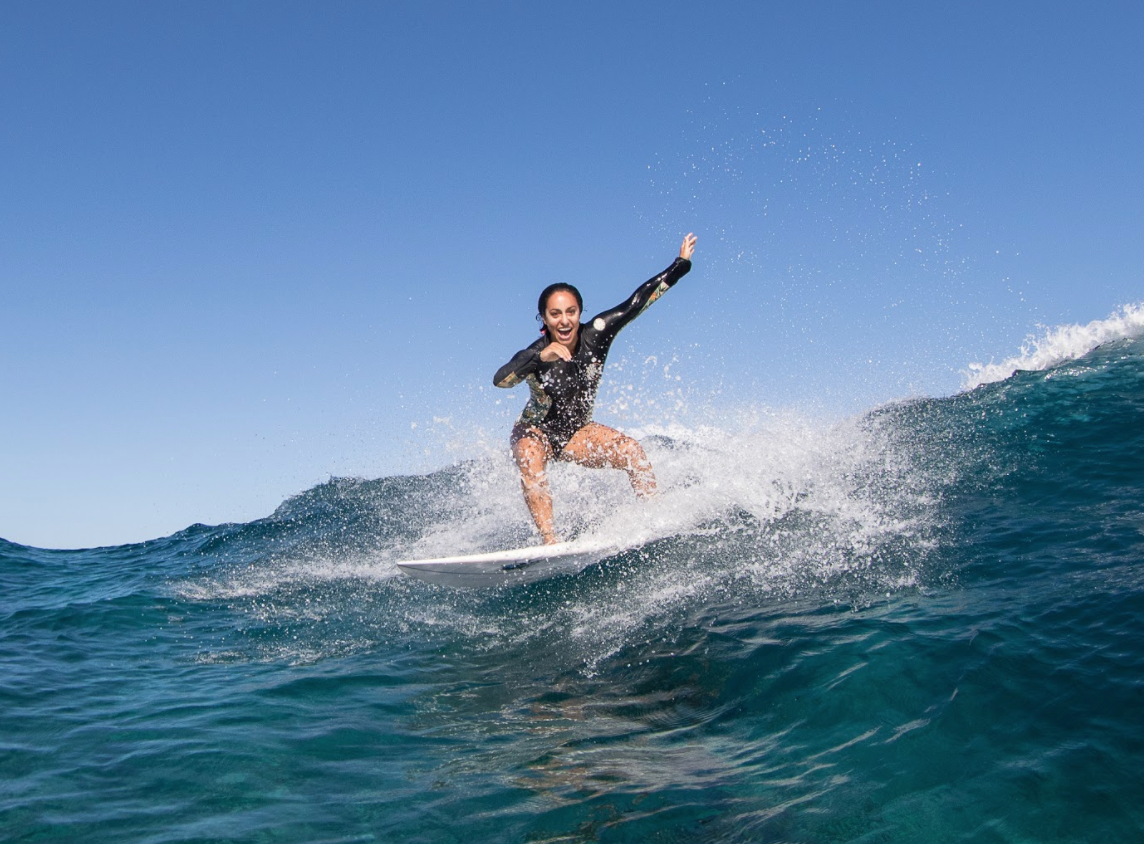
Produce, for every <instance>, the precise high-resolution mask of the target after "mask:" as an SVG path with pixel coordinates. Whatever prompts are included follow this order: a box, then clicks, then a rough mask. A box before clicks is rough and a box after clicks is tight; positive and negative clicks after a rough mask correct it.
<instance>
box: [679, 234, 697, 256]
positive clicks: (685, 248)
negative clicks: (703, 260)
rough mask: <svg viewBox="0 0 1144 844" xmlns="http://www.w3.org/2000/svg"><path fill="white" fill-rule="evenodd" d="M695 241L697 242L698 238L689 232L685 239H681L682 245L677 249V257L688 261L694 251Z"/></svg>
mask: <svg viewBox="0 0 1144 844" xmlns="http://www.w3.org/2000/svg"><path fill="white" fill-rule="evenodd" d="M697 240H699V238H697V237H696V236H695V235H693V234H691V233H690V232H689V233H688V235H687V237H685V238H683V245H682V246H680V247H679V257H680V258H683V259H684V260H687V261H690V260H691V253H692V252H694V251H695V242H696V241H697Z"/></svg>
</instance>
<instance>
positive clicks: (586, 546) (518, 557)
mask: <svg viewBox="0 0 1144 844" xmlns="http://www.w3.org/2000/svg"><path fill="white" fill-rule="evenodd" d="M621 550H622V549H621V548H620V547H619V546H617V545H616V544H615V543H612V542H598V541H597V542H593V541H579V540H577V541H573V542H558V543H556V544H555V545H534V546H530V547H527V548H513V549H511V550H508V551H486V552H484V553H480V554H462V555H458V556H454V557H433V558H430V559H424V560H403V561H401V562H399V563H398V564H397V567H398V568H399V569H400V570H401V571H402V573H403V574H407V575H409V576H410V577H416V578H418V579H420V580H424V581H427V582H429V583H436V584H439V585H442V586H452V587H457V588H469V589H472V588H480V587H492V586H505V585H515V584H519V583H530V582H534V581H537V580H543V579H544V578H546V577H552V576H553V575H556V574H562V573H575V572H578V571H580V570H582V569H584V568H586V567H587V566H590V565H592V564H593V563H598V562H600V561H601V560H604V559H607V558H608V557H610V556H612V555H614V554H616V553H618V552H619V551H621Z"/></svg>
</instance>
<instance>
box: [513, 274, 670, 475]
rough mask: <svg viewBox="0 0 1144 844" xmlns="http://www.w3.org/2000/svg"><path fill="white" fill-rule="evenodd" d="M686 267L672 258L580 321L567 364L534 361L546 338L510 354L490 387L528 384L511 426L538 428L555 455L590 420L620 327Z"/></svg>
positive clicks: (646, 307) (656, 296)
mask: <svg viewBox="0 0 1144 844" xmlns="http://www.w3.org/2000/svg"><path fill="white" fill-rule="evenodd" d="M690 269H691V262H690V261H688V260H687V259H686V258H676V259H675V262H674V263H673V264H672V265H671V266H670V267H668V268H667V269H666V270H664V271H663V272H661V273H660V274H659V275H657V276H655V277H654V278H650V279H648V280H647V281H645V282H644V283H643V284H641V285H640V286H639V287H638V288H637V289H636V292H635V293H633V294H632V295H631V296H630V297H629V298H628V299H627V300H626V301H625V302H623V303H622V304H620V305H617V306H616V307H614V308H611V309H610V310H607V311H604V312H602V313H600V314H598V315H597V316H596V317H595V318H594V319H592V321H591V322H586V323H581V324H580V335H579V339H578V341H577V344H576V352H575V354H573V355H572V360H570V361H565V360H560V359H557V360H554V361H552V362H550V363H546V362H544V361H542V360H541V359H540V353H541V351H543V349H544V348H545V347H546V346H547V345H548V344H549V343H550V342H551V341H550V340H549V339H548V336H547V335H543V336H541V337H540V339H539V340H537V341H536V342H535V343H533V344H532V345H531V346H529V347H528V348H527V349H521V350H520V351H519V352H517V353H516V354H515V355H513V357H512V360H510V361H509V362H508V363H506V364H505V365H504V366H502V367H501V368H500V369H499V370H497V374H496V375H495V376H493V383H494V384H495V385H496V386H498V387H515V386H516V385H517V384H519V383H520V382H521V381H527V382H528V388H529V390H530V391H531V393H532V395H531V397H530V398H529V401H528V404H527V405H525V408H524V412H523V413H521V415H520V419H519V421H518V422H517V425H518V426H521V425H523V426H531V427H534V428H538V429H539V430H540V431H542V432H543V433H544V435H545V436H547V437H548V441H549V442H550V443H551V444H552V450H553V452H554V453H555V454H557V455H559V454H560V452H561V451H562V450H563V448H564V447H565V446H566V445H568V441H569V440H570V439H572V435H573V434H575V433H576V432H577V431H579V430H580V429H581V428H583V427H584V426H585V425H587V424H588V423H589V422H591V421H592V407H593V406H594V405H595V403H596V390H597V388H598V387H599V386H600V376H602V375H603V374H604V360H605V358H607V356H608V349H610V348H611V346H612V341H613V340H615V339H616V335H617V334H619V333H620V329H621V328H623V327H624V326H625V325H627V324H628V323H629V322H631V321H632V320H633V319H635V318H636V317H637V316H639V315H640V314H642V313H643V312H644V311H645V310H647V309H648V307H649V306H650V305H651V303H652V302H654V301H655V300H656V299H658V298H659V297H660V296H662V295H663V294H664V293H666V292H667V291H668V289H669V288H670V287H672V285H674V284H675V283H676V282H677V281H679V280H680V279H681V278H683V276H684V275H686V274H687V271H688V270H690Z"/></svg>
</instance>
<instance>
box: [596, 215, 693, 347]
mask: <svg viewBox="0 0 1144 844" xmlns="http://www.w3.org/2000/svg"><path fill="white" fill-rule="evenodd" d="M696 240H697V238H696V237H695V235H693V234H688V235H687V237H685V238H683V244H682V245H681V246H680V247H679V257H678V258H676V259H675V261H673V262H672V264H671V266H670V267H668V268H667V269H666V270H664V271H663V272H661V273H659V274H658V275H655V276H652V277H651V278H649V279H648V280H647V281H645V282H644V283H643V284H641V285H640V286H639V287H637V288H636V291H635V292H634V293H633V294H632V295H631V296H630V297H628V299H627V300H626V301H624V302H621V303H620V304H619V305H617V306H616V307H614V308H612V309H610V310H607V311H604V312H603V313H602V314H599V315H598V316H597V317H596V318H595V319H594V320H592V322H591V323H590V324H591V325H592V327H593V328H595V329H596V330H597V331H605V330H606V331H609V332H611V333H613V334H614V333H615V332H618V331H619V330H620V329H621V328H623V327H624V326H625V325H627V324H628V323H629V322H631V321H632V320H633V319H635V318H636V317H638V316H639V315H640V314H642V313H643V312H644V311H646V310H647V309H648V308H650V307H651V305H652V303H653V302H655V300H656V299H658V298H659V297H660V296H662V295H663V294H664V293H666V292H667V291H668V290H670V289H671V288H672V287H674V286H675V283H676V282H677V281H679V280H680V279H681V278H683V277H684V276H685V275H687V273H688V271H689V270H690V269H691V255H692V253H694V252H695V242H696ZM601 320H602V321H603V325H602V326H601V325H598V323H599V322H600V321H601Z"/></svg>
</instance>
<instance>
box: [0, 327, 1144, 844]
mask: <svg viewBox="0 0 1144 844" xmlns="http://www.w3.org/2000/svg"><path fill="white" fill-rule="evenodd" d="M646 444H647V446H648V450H649V453H650V455H651V456H652V458H653V461H654V462H655V464H656V468H657V471H658V472H659V474H660V479H661V482H662V485H663V487H664V489H665V492H664V494H663V496H662V497H661V499H660V501H659V502H657V503H656V504H655V505H653V506H652V507H647V506H644V505H640V504H637V503H636V502H634V500H633V499H632V496H631V494H630V491H628V490H627V489H625V488H624V485H623V484H622V483H621V482H620V480H619V479H616V478H614V477H610V476H608V475H607V473H600V472H596V473H591V472H585V471H583V470H579V469H576V468H573V467H568V468H566V469H564V468H560V469H559V470H558V471H556V472H555V473H554V478H553V484H554V487H555V492H556V495H557V501H558V504H559V506H560V508H561V509H560V510H559V511H558V518H559V519H560V520H561V521H562V523H563V524H565V525H566V526H567V527H568V529H569V530H571V531H578V532H582V533H598V534H614V535H621V536H626V537H629V538H631V537H634V538H637V539H639V540H640V541H641V542H642V543H643V544H642V545H641V546H640V547H638V548H636V549H634V550H631V551H629V552H626V553H623V554H620V555H618V556H616V557H613V558H612V559H609V560H607V561H605V562H604V563H602V564H600V565H596V566H592V567H590V568H588V569H586V570H584V571H582V572H580V573H579V574H577V575H565V576H559V577H556V578H553V579H550V580H547V581H543V582H541V583H537V584H533V585H529V586H523V587H517V588H513V589H506V590H492V591H456V590H449V589H446V588H442V587H435V586H431V585H428V584H425V583H421V582H419V581H414V580H410V579H407V578H405V577H403V576H402V575H400V574H399V573H398V571H397V569H396V567H395V565H394V563H395V561H396V560H399V559H403V558H408V557H415V556H427V555H430V554H433V553H436V552H445V551H465V550H481V549H486V548H495V547H510V546H513V545H519V544H523V543H525V542H527V541H528V538H529V536H530V534H529V530H528V525H527V517H526V514H525V512H524V508H523V505H522V504H521V503H520V501H519V491H518V489H517V487H516V482H515V479H514V478H513V474H512V468H511V465H510V464H509V462H508V459H507V458H504V459H499V458H492V457H490V458H488V459H484V460H476V461H472V462H467V463H462V464H460V465H457V466H454V467H451V468H449V469H447V470H443V471H441V472H437V473H434V474H431V475H428V476H422V477H393V478H384V479H380V480H369V481H363V480H352V479H336V480H332V481H330V482H329V483H326V484H323V485H321V486H318V487H316V488H314V489H311V490H309V491H308V492H306V493H304V494H302V495H300V496H298V497H296V498H294V499H291V500H289V501H287V502H285V503H284V504H283V505H282V506H281V507H280V508H279V509H278V511H277V512H275V513H274V514H273V515H271V516H270V517H268V518H265V519H261V520H259V521H255V522H252V523H249V524H232V525H222V526H216V527H209V526H203V525H195V526H193V527H190V528H188V529H186V530H184V531H182V532H180V533H178V534H175V535H174V536H170V537H167V538H163V539H158V540H155V541H151V542H145V543H142V544H137V545H130V546H123V547H117V548H100V549H93V550H85V551H46V550H38V549H34V548H27V547H22V546H19V545H14V544H10V543H5V542H3V541H0V724H2V727H0V839H2V840H4V841H10V842H54V841H82V842H114V844H127V842H191V841H201V842H206V841H250V842H293V841H298V842H367V841H409V842H465V844H475V842H485V841H489V842H494V841H495V842H501V841H509V842H541V841H544V842H556V841H559V842H591V841H603V842H637V841H651V842H685V841H686V842H870V843H871V844H873V842H886V843H887V844H889V842H920V841H925V842H947V841H948V842H954V841H973V842H1087V841H1091V842H1101V844H1106V842H1110V841H1138V840H1142V839H1144V341H1141V340H1140V339H1133V338H1131V337H1128V338H1121V339H1118V340H1114V341H1112V342H1109V343H1106V344H1104V345H1102V346H1100V347H1099V348H1097V349H1095V350H1094V351H1091V352H1088V353H1086V354H1083V355H1079V356H1076V357H1074V358H1071V359H1067V360H1064V361H1063V362H1060V363H1057V364H1056V365H1052V366H1047V367H1045V368H1043V369H1039V370H1036V371H1021V372H1017V373H1016V374H1014V375H1012V376H1011V377H1008V378H1004V379H1002V380H996V381H993V382H992V383H987V384H984V385H981V386H978V387H977V388H975V389H973V390H969V391H967V392H964V393H961V394H959V395H956V396H953V397H949V398H940V399H921V400H912V401H907V402H901V403H895V404H892V405H889V406H886V407H881V408H878V409H876V410H874V411H872V412H870V413H867V414H865V415H863V416H861V417H859V418H855V419H850V420H846V421H844V422H832V423H829V424H827V423H821V424H818V423H815V422H814V421H813V420H807V419H805V418H800V417H797V416H795V415H788V414H768V413H761V412H760V413H759V414H757V415H755V416H754V417H753V418H752V417H750V416H749V415H744V416H743V418H740V419H737V420H735V421H734V422H728V423H727V424H726V425H724V426H715V427H709V428H697V429H693V430H687V429H683V428H679V429H677V430H675V429H673V430H670V431H663V432H661V434H660V435H659V436H652V437H649V438H648V439H647V442H646Z"/></svg>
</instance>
